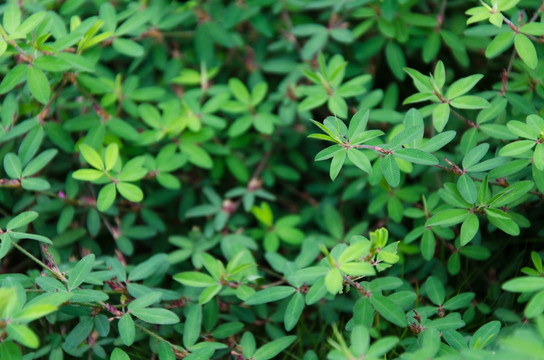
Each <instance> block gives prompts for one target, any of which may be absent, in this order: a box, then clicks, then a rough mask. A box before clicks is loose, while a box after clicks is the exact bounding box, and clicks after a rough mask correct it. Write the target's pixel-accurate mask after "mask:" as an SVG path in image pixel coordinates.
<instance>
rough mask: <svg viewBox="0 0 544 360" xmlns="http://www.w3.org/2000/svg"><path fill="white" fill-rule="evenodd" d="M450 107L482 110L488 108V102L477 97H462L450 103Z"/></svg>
mask: <svg viewBox="0 0 544 360" xmlns="http://www.w3.org/2000/svg"><path fill="white" fill-rule="evenodd" d="M450 105H451V106H453V107H454V108H457V109H483V108H486V107H488V106H489V102H487V100H486V99H484V98H481V97H479V96H473V95H464V96H460V97H458V98H455V99H453V100H452V101H450Z"/></svg>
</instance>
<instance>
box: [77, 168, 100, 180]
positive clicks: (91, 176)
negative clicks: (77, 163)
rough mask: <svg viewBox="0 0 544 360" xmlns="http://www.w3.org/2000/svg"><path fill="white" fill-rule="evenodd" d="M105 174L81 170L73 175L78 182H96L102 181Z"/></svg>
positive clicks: (91, 170) (97, 171) (92, 170)
mask: <svg viewBox="0 0 544 360" xmlns="http://www.w3.org/2000/svg"><path fill="white" fill-rule="evenodd" d="M103 175H104V173H103V172H102V171H99V170H95V169H79V170H76V171H74V172H73V173H72V177H73V178H74V179H76V180H82V181H95V180H98V179H100V178H101V177H102V176H103Z"/></svg>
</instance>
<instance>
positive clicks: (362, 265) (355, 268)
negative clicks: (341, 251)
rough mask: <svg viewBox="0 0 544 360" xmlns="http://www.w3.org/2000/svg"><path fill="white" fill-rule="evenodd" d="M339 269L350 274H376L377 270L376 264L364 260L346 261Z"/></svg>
mask: <svg viewBox="0 0 544 360" xmlns="http://www.w3.org/2000/svg"><path fill="white" fill-rule="evenodd" d="M383 253H386V251H384V252H383ZM380 254H381V253H380ZM339 269H340V270H341V271H342V272H344V273H346V274H347V275H350V276H372V275H376V270H374V266H372V265H370V264H369V263H367V262H364V261H360V262H359V261H358V262H349V263H345V264H342V265H340V268H339Z"/></svg>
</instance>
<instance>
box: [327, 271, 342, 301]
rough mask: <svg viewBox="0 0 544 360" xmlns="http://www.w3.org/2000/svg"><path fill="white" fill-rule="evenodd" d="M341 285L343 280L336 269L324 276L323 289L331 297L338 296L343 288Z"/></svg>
mask: <svg viewBox="0 0 544 360" xmlns="http://www.w3.org/2000/svg"><path fill="white" fill-rule="evenodd" d="M343 284H344V279H343V278H342V274H341V273H340V270H338V269H337V268H334V269H332V270H331V271H329V273H328V274H327V275H326V276H325V287H326V288H327V290H328V291H329V292H330V293H331V294H333V295H335V294H338V293H339V292H341V291H342V288H343V287H344V285H343Z"/></svg>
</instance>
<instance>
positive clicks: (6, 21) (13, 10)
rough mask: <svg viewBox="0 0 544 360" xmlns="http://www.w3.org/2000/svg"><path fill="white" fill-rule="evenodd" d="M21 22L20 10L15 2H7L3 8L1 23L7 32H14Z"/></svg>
mask: <svg viewBox="0 0 544 360" xmlns="http://www.w3.org/2000/svg"><path fill="white" fill-rule="evenodd" d="M19 24H21V10H20V9H19V6H18V5H17V3H16V2H14V1H12V2H9V3H8V4H7V5H6V7H5V8H4V18H3V25H4V28H5V29H6V31H7V32H8V34H12V33H14V32H15V29H17V27H18V26H19Z"/></svg>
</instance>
